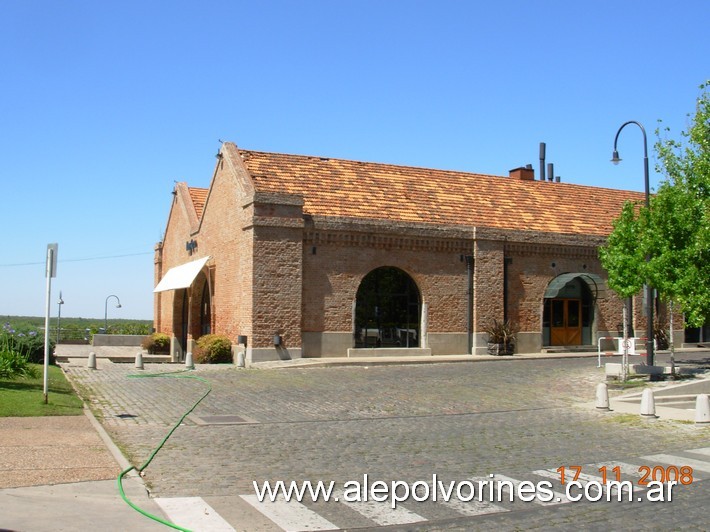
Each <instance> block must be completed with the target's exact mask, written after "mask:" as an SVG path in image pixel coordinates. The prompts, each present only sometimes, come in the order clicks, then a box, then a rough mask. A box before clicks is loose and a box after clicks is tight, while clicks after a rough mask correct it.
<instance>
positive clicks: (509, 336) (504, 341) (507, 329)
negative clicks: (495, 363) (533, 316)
mask: <svg viewBox="0 0 710 532" xmlns="http://www.w3.org/2000/svg"><path fill="white" fill-rule="evenodd" d="M484 330H485V332H486V333H487V334H488V353H489V354H491V355H512V354H513V351H514V349H515V331H514V329H513V325H512V324H511V323H510V320H506V321H498V320H495V319H494V320H493V322H492V323H491V324H490V325H488V326H487V327H485V328H484Z"/></svg>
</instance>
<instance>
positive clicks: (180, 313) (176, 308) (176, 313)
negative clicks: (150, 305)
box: [173, 288, 189, 352]
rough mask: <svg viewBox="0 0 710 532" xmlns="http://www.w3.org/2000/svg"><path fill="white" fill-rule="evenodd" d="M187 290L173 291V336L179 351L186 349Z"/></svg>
mask: <svg viewBox="0 0 710 532" xmlns="http://www.w3.org/2000/svg"><path fill="white" fill-rule="evenodd" d="M188 301H189V298H188V294H187V289H185V288H183V289H181V290H175V296H174V298H173V334H174V335H175V337H176V338H177V340H178V343H179V344H180V350H181V351H183V352H184V350H185V349H187V314H188Z"/></svg>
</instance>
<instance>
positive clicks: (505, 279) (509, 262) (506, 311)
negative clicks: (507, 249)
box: [503, 257, 513, 322]
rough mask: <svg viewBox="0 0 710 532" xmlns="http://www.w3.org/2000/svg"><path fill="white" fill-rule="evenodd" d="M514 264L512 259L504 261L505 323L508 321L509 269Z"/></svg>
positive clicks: (508, 258)
mask: <svg viewBox="0 0 710 532" xmlns="http://www.w3.org/2000/svg"><path fill="white" fill-rule="evenodd" d="M512 263H513V259H511V258H510V257H507V258H504V259H503V321H504V322H506V321H508V267H509V266H510V265H511V264H512Z"/></svg>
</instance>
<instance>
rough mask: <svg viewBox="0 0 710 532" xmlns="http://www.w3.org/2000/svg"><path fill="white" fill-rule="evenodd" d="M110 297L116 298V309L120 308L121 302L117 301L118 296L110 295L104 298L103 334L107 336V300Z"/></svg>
mask: <svg viewBox="0 0 710 532" xmlns="http://www.w3.org/2000/svg"><path fill="white" fill-rule="evenodd" d="M112 297H115V298H116V308H121V300H120V299H118V296H114V295H113V294H112V295H110V296H108V297H107V298H106V304H105V305H104V334H108V300H109V299H111V298H112Z"/></svg>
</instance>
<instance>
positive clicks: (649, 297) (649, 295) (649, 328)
mask: <svg viewBox="0 0 710 532" xmlns="http://www.w3.org/2000/svg"><path fill="white" fill-rule="evenodd" d="M629 124H635V125H637V126H638V127H639V128H640V129H641V133H643V180H644V187H645V192H646V209H649V210H650V209H651V195H650V192H649V181H648V142H647V141H646V130H645V129H644V127H643V126H642V125H641V124H640V123H638V122H636V121H635V120H629V121H628V122H625V123H624V124H622V125H621V127H620V128H619V131H617V132H616V137H614V153H613V154H612V157H611V162H612V163H614V164H619V163H620V162H621V158H620V157H619V152H618V150H617V149H616V144H617V142H618V140H619V133H621V130H622V129H624V128H625V127H626V126H628V125H629ZM649 260H651V257H650V256H648V255H646V262H648V261H649ZM644 290H645V291H646V361H647V363H648V365H649V366H653V358H654V356H653V355H654V348H653V337H654V334H653V288H651V286H650V285H649V284H648V283H646V284H645V285H644Z"/></svg>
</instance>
